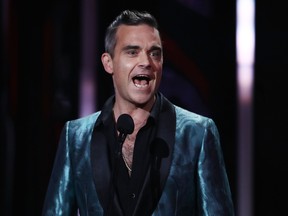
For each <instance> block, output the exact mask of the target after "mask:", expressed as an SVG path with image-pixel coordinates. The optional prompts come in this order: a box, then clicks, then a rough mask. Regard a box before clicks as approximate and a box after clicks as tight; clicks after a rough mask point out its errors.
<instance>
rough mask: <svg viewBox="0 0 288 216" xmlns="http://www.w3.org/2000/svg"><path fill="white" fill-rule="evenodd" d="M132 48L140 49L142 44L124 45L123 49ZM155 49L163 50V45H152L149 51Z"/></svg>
mask: <svg viewBox="0 0 288 216" xmlns="http://www.w3.org/2000/svg"><path fill="white" fill-rule="evenodd" d="M131 49H140V46H138V45H127V46H125V47H123V49H122V50H123V51H126V50H131ZM154 50H160V51H162V47H161V46H155V45H154V46H152V47H151V48H150V49H149V51H154Z"/></svg>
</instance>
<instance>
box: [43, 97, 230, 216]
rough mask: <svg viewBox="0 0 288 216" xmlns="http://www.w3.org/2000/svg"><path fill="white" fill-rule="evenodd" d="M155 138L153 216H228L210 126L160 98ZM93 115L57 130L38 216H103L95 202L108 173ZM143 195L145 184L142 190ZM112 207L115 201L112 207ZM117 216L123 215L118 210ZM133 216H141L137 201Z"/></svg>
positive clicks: (223, 174)
mask: <svg viewBox="0 0 288 216" xmlns="http://www.w3.org/2000/svg"><path fill="white" fill-rule="evenodd" d="M161 101H162V102H161V103H162V105H161V114H160V116H159V119H160V121H159V125H158V128H159V130H158V131H157V135H156V137H157V138H159V139H162V140H164V141H165V142H166V143H167V145H168V148H169V156H168V157H166V158H163V159H162V162H161V166H160V184H161V192H162V194H161V197H160V200H159V201H158V204H157V206H156V208H155V210H154V212H153V214H152V215H153V216H172V215H173V216H174V215H177V216H186V215H189V216H196V215H197V216H204V215H205V216H233V215H234V210H233V203H232V198H231V192H230V187H229V182H228V178H227V174H226V170H225V164H224V160H223V155H222V150H221V146H220V141H219V134H218V131H217V127H216V125H215V123H214V122H213V120H211V119H209V118H207V117H203V116H201V115H198V114H195V113H193V112H190V111H187V110H185V109H183V108H180V107H178V106H175V105H173V104H172V103H170V102H169V101H168V100H167V99H166V98H164V97H163V96H162V95H161ZM100 115H101V112H100V111H98V112H96V113H94V114H91V115H89V116H87V117H83V118H80V119H76V120H72V121H68V122H67V123H66V124H65V127H64V128H63V131H62V134H61V138H60V142H59V146H58V150H57V154H56V158H55V162H54V167H53V171H52V175H51V179H50V182H49V186H48V190H47V194H46V198H45V202H44V206H43V212H42V215H43V216H44V215H45V216H52V215H53V216H60V215H61V216H62V215H63V216H70V215H75V214H77V212H78V213H79V214H80V215H81V216H88V215H89V216H100V215H104V210H103V207H102V205H101V199H100V198H101V196H106V195H107V193H108V191H109V184H107V182H109V178H110V177H111V171H110V169H109V166H108V159H107V155H106V154H105V153H104V152H105V151H106V150H107V149H106V148H107V144H106V140H105V137H104V135H103V134H101V133H100V132H99V131H98V130H97V128H98V127H99V125H100V124H101V122H100V121H99V119H100V118H99V116H100ZM144 189H145V183H144V186H143V190H144ZM116 202H117V201H116ZM119 215H123V214H122V212H121V210H120V209H119ZM134 215H135V216H140V215H147V213H146V212H145V209H143V208H142V206H141V197H140V199H139V202H138V205H137V206H136V209H135V212H134Z"/></svg>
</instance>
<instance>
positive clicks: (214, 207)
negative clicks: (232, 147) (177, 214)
mask: <svg viewBox="0 0 288 216" xmlns="http://www.w3.org/2000/svg"><path fill="white" fill-rule="evenodd" d="M206 126H207V127H206V129H205V133H204V136H203V140H202V145H201V149H200V155H199V161H198V176H197V178H198V181H197V182H198V183H197V188H198V193H197V194H198V199H197V200H198V209H199V213H200V215H205V216H210V215H219V216H220V215H221V216H233V215H234V207H233V202H232V197H231V191H230V186H229V182H228V177H227V173H226V169H225V164H224V159H223V155H222V149H221V146H220V139H219V134H218V130H217V127H216V125H215V123H214V122H213V120H211V119H208V120H207V125H206Z"/></svg>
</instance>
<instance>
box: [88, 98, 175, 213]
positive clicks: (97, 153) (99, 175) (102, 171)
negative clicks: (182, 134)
mask: <svg viewBox="0 0 288 216" xmlns="http://www.w3.org/2000/svg"><path fill="white" fill-rule="evenodd" d="M157 100H159V101H158V102H159V103H160V106H159V107H160V112H159V116H158V117H156V119H157V118H158V121H156V124H157V125H156V126H157V132H156V136H155V137H156V139H155V140H157V141H158V142H155V145H157V143H161V147H160V148H164V149H165V151H166V153H167V154H168V155H163V151H162V150H161V149H160V151H159V150H157V148H158V147H157V146H156V153H155V154H156V157H157V158H155V159H156V161H157V162H155V163H157V164H155V166H157V167H158V168H159V169H158V170H156V171H155V169H154V168H153V166H152V168H151V169H152V170H150V172H149V173H151V177H152V178H153V175H155V172H157V173H156V174H159V181H158V180H157V182H156V183H157V184H160V191H155V197H157V200H155V203H158V201H159V199H160V195H161V193H162V191H163V188H164V185H165V182H166V180H167V177H168V175H169V170H170V166H171V161H172V153H173V147H174V141H175V130H176V115H175V109H174V106H173V104H172V103H171V102H169V101H168V100H167V99H166V98H165V97H164V96H163V95H162V94H161V93H158V95H157ZM114 101H115V98H114V96H112V97H110V98H109V99H108V100H107V102H106V103H105V105H104V106H103V109H102V111H101V114H100V115H99V117H98V119H97V120H96V124H95V127H94V130H93V134H92V139H91V152H90V156H91V165H92V169H93V170H92V173H93V179H94V183H95V187H96V191H97V194H98V196H99V200H100V203H101V205H102V206H103V209H104V210H105V209H107V208H109V206H108V203H106V202H105V200H111V197H109V194H112V191H111V188H112V183H111V184H107V182H110V179H111V177H112V172H111V169H110V164H109V163H110V162H109V158H108V157H107V155H108V153H109V149H108V142H107V140H106V138H105V136H104V134H103V133H102V132H101V130H100V128H101V125H103V122H104V121H106V120H107V119H108V117H109V115H110V114H111V112H112V108H113V104H114ZM158 102H157V103H158ZM151 114H152V115H153V113H151ZM163 145H164V147H163ZM157 151H158V152H157ZM164 153H165V152H164ZM159 159H161V160H159ZM153 169H154V170H153ZM149 178H150V175H147V176H146V179H145V182H144V185H143V188H142V191H144V190H145V187H146V186H147V183H148V181H149ZM113 202H114V206H118V209H117V212H119V214H117V215H122V212H121V209H120V205H119V203H118V201H117V199H114V200H113ZM141 203H142V202H141V195H140V197H139V199H138V204H137V205H136V208H135V212H134V215H141V214H143V212H146V211H145V209H144V210H143V209H142V207H141ZM154 207H156V206H154ZM146 213H147V212H146Z"/></svg>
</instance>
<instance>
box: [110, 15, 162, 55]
mask: <svg viewBox="0 0 288 216" xmlns="http://www.w3.org/2000/svg"><path fill="white" fill-rule="evenodd" d="M140 24H146V25H149V26H151V27H154V28H156V29H158V23H157V20H156V19H155V17H154V16H153V15H151V14H150V13H148V12H146V11H143V12H140V11H133V10H124V11H122V12H121V14H120V15H118V16H117V17H116V19H115V20H114V21H113V22H112V23H111V24H110V25H109V26H108V28H107V30H106V34H105V52H107V53H109V54H110V55H111V56H112V57H113V55H114V48H115V46H116V32H117V29H118V27H119V26H120V25H131V26H133V25H140ZM158 30H159V29H158Z"/></svg>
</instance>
